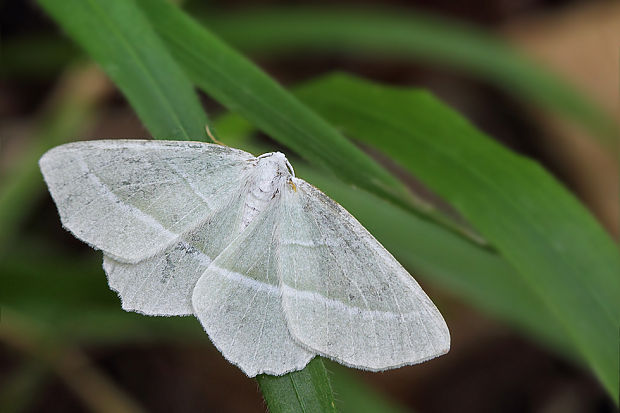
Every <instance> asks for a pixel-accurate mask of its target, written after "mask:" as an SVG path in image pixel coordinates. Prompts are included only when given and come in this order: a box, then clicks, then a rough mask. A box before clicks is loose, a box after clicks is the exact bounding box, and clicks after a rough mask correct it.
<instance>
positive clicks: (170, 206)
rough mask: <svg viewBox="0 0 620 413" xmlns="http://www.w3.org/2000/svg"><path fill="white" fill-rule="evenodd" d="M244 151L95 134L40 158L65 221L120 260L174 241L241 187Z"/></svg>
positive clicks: (77, 233) (245, 163)
mask: <svg viewBox="0 0 620 413" xmlns="http://www.w3.org/2000/svg"><path fill="white" fill-rule="evenodd" d="M251 159H253V156H252V155H251V154H249V153H246V152H243V151H239V150H236V149H232V148H229V147H225V146H220V145H213V144H205V143H201V142H183V141H146V140H142V141H140V140H99V141H86V142H75V143H69V144H66V145H61V146H58V147H56V148H53V149H51V150H50V151H48V152H47V153H46V154H45V155H43V156H42V157H41V159H40V161H39V165H40V167H41V171H42V172H43V176H44V178H45V181H46V183H47V186H48V187H49V190H50V193H51V194H52V197H53V199H54V201H55V202H56V205H57V207H58V211H59V214H60V218H61V221H62V223H63V225H64V227H65V228H67V229H68V230H69V231H71V232H72V233H73V234H74V235H75V236H76V237H77V238H79V239H81V240H83V241H85V242H87V243H88V244H90V245H91V246H93V247H95V248H97V249H100V250H102V251H103V252H104V253H105V255H107V256H108V257H110V258H113V259H114V260H117V261H120V262H125V263H136V262H138V261H140V260H143V259H145V258H148V257H151V256H153V255H155V254H156V253H158V252H160V251H162V250H163V249H165V248H166V247H167V246H168V245H170V244H172V243H174V242H176V241H177V240H178V238H179V235H180V234H183V233H185V232H186V231H188V230H189V229H191V228H192V227H193V226H195V225H197V224H198V223H200V222H202V221H203V220H204V218H205V217H207V216H208V215H209V214H212V213H213V211H215V210H217V209H218V207H219V206H220V205H221V204H222V203H224V202H226V199H227V197H228V196H229V194H230V193H234V192H235V191H238V190H239V187H240V186H241V184H242V182H243V180H244V175H245V173H246V171H247V169H248V168H250V167H251V165H250V162H248V161H249V160H251Z"/></svg>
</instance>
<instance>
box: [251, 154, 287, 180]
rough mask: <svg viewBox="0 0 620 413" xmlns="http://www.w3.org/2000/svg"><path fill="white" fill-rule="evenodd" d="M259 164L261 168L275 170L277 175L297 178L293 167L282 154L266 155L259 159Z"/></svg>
mask: <svg viewBox="0 0 620 413" xmlns="http://www.w3.org/2000/svg"><path fill="white" fill-rule="evenodd" d="M258 164H259V165H260V166H264V167H271V168H273V169H274V170H275V173H276V174H277V175H281V176H286V177H290V176H292V177H294V176H295V170H294V169H293V166H292V165H291V163H290V162H289V161H288V159H286V156H285V155H284V154H283V153H282V152H269V153H264V154H262V155H260V156H259V157H258Z"/></svg>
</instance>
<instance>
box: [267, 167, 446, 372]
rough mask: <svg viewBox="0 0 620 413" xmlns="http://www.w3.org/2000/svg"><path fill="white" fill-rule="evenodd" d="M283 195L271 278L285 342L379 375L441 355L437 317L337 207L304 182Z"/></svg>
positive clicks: (442, 329)
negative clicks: (276, 285) (275, 278)
mask: <svg viewBox="0 0 620 413" xmlns="http://www.w3.org/2000/svg"><path fill="white" fill-rule="evenodd" d="M294 182H295V184H296V186H297V191H294V190H292V189H290V190H285V191H283V192H284V194H283V202H282V206H283V208H282V214H281V217H280V219H279V231H278V232H279V235H278V238H279V239H278V274H279V277H280V282H281V286H280V287H281V293H282V307H283V310H284V314H285V317H286V322H287V325H288V327H289V331H290V333H291V334H292V336H293V337H294V338H295V339H296V340H297V341H298V342H299V343H301V344H302V345H304V346H305V347H306V348H308V349H309V350H311V351H314V352H317V353H318V354H321V355H324V356H327V357H329V358H332V359H334V360H336V361H338V362H340V363H342V364H345V365H348V366H352V367H356V368H361V369H366V370H372V371H380V370H385V369H388V368H394V367H399V366H403V365H407V364H415V363H420V362H423V361H426V360H428V359H431V358H434V357H437V356H439V355H441V354H444V353H446V352H447V351H448V350H449V347H450V334H449V331H448V328H447V326H446V323H445V321H444V320H443V318H442V316H441V314H440V313H439V311H438V310H437V308H436V307H435V305H434V304H433V303H432V302H431V300H430V299H429V298H428V297H427V295H426V294H425V293H424V291H422V289H421V288H420V286H419V285H418V283H417V282H416V281H415V280H414V279H413V278H412V277H411V275H409V273H408V272H407V271H406V270H405V269H404V268H403V267H402V266H401V265H400V264H399V263H398V262H397V261H396V259H394V257H392V255H390V253H389V252H388V251H387V250H385V248H383V246H382V245H381V244H379V242H378V241H377V240H376V239H375V238H374V237H373V236H372V235H370V234H369V233H368V231H367V230H366V229H365V228H364V227H363V226H362V225H361V224H360V223H359V222H358V221H357V220H356V219H355V218H354V217H353V216H351V214H349V213H348V212H347V211H346V210H345V209H344V208H342V207H341V206H340V205H338V204H337V203H336V202H334V201H333V200H331V199H330V198H329V197H327V196H326V195H325V194H323V193H322V192H320V191H319V190H318V189H316V188H315V187H313V186H312V185H310V184H308V183H307V182H305V181H303V180H300V179H295V180H294Z"/></svg>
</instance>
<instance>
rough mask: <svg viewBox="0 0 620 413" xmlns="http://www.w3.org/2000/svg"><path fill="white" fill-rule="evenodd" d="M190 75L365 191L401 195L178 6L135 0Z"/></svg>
mask: <svg viewBox="0 0 620 413" xmlns="http://www.w3.org/2000/svg"><path fill="white" fill-rule="evenodd" d="M138 4H140V5H141V6H142V8H143V10H144V12H145V14H146V15H147V16H148V18H149V19H150V21H151V23H152V24H153V27H154V28H155V30H156V31H157V33H158V34H159V35H160V36H161V38H162V39H163V40H164V41H165V42H166V44H167V46H168V48H169V50H170V51H171V53H172V54H173V55H174V56H175V57H176V59H177V60H178V61H179V62H180V63H181V64H182V65H183V67H184V68H185V70H186V71H187V73H188V75H189V76H190V78H191V79H192V80H193V81H194V82H195V83H196V84H197V85H198V86H199V87H200V88H201V89H203V90H204V91H206V92H207V93H208V94H209V95H211V96H213V97H214V98H215V99H216V100H217V101H219V102H220V103H222V104H223V105H224V106H226V107H227V108H228V109H230V110H231V111H233V112H236V113H239V114H241V115H242V116H243V117H245V118H246V119H248V120H249V121H250V122H252V123H253V124H254V125H255V126H256V127H258V128H259V129H261V130H262V131H264V132H266V133H267V134H269V135H270V136H271V137H273V138H274V139H276V140H277V141H279V142H281V143H283V144H285V145H286V146H288V147H290V148H291V149H293V150H294V151H296V152H297V153H299V154H300V155H301V156H303V157H305V158H306V159H307V160H308V161H310V162H312V163H313V164H316V165H320V166H323V167H327V168H328V169H331V170H333V171H339V173H338V176H339V177H340V178H342V179H343V180H345V181H346V182H349V183H351V184H355V185H357V186H360V187H362V188H366V189H368V190H370V191H371V192H375V193H379V194H382V195H384V196H385V195H387V196H390V197H391V198H396V199H401V200H402V199H405V198H407V192H406V190H405V189H404V187H403V186H402V184H400V182H399V181H398V180H397V179H396V178H394V177H393V176H392V175H391V174H389V173H388V172H387V171H386V170H385V169H384V168H382V167H381V166H379V165H378V164H377V163H376V162H374V161H372V160H371V159H370V158H369V157H368V156H367V155H365V154H364V153H363V152H362V151H361V150H359V149H358V148H357V147H355V145H353V144H352V143H351V142H349V141H348V140H346V139H345V138H344V137H343V136H341V135H340V134H339V133H338V132H337V131H336V129H334V128H333V127H332V126H331V125H329V124H328V123H327V122H325V121H324V120H323V119H322V118H321V117H319V116H317V115H316V114H315V113H314V112H312V111H311V110H309V109H308V108H306V107H305V106H304V105H303V104H302V103H300V102H299V101H298V100H297V99H296V98H295V97H293V95H292V94H290V93H289V92H287V91H286V90H285V89H284V88H282V87H281V86H280V85H279V84H278V83H277V82H275V81H274V80H273V79H272V78H270V77H269V76H267V75H266V74H265V73H264V72H262V71H261V70H260V69H259V68H257V67H256V66H255V65H254V64H253V63H251V62H250V61H249V60H247V59H246V58H244V57H243V56H242V55H240V54H239V53H238V52H236V51H235V50H234V49H231V48H230V47H229V46H227V45H226V44H225V43H223V42H222V41H220V40H219V39H218V38H217V37H215V36H214V35H212V34H211V33H209V32H208V31H207V30H206V29H205V28H204V27H202V26H200V25H199V24H198V23H197V22H195V21H194V20H192V19H191V18H190V17H189V16H187V15H186V14H185V13H184V12H183V11H181V10H180V9H178V8H177V7H175V6H174V5H172V4H169V3H168V2H166V1H162V0H138Z"/></svg>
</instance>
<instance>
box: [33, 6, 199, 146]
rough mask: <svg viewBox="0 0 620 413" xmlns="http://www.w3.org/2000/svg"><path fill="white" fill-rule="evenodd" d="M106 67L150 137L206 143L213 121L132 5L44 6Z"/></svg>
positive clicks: (145, 21)
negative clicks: (209, 124)
mask: <svg viewBox="0 0 620 413" xmlns="http://www.w3.org/2000/svg"><path fill="white" fill-rule="evenodd" d="M39 4H40V5H41V6H42V7H43V8H44V9H45V11H46V12H48V13H49V14H50V16H52V17H53V18H54V20H55V21H56V22H57V23H58V24H60V26H61V27H62V28H63V29H64V30H65V31H66V32H67V33H68V34H69V35H70V36H71V38H72V39H73V40H75V41H76V42H77V43H79V44H80V46H82V47H83V48H84V49H85V50H86V51H87V52H88V54H90V55H91V56H92V57H93V59H95V60H96V61H97V63H99V65H101V67H102V68H103V70H104V71H105V72H106V73H107V75H108V76H110V78H111V79H112V80H113V81H114V83H116V85H117V86H118V87H119V89H120V90H121V91H122V92H123V94H124V95H125V96H126V97H127V99H128V100H129V103H131V106H132V107H133V108H134V110H135V111H136V113H137V114H138V116H139V117H140V119H141V120H142V122H144V124H145V125H146V127H147V128H148V130H149V132H150V133H151V134H152V135H153V136H155V137H158V138H160V139H163V138H167V139H184V140H203V139H205V138H206V134H205V129H204V128H205V125H206V124H207V117H206V115H205V113H204V111H203V110H202V108H201V106H200V103H199V102H198V96H197V95H196V93H195V92H194V90H193V86H192V84H191V82H190V81H189V80H188V79H187V76H186V75H185V73H184V72H183V70H182V69H181V68H180V67H179V66H178V65H177V64H176V63H175V61H174V59H173V58H172V57H171V56H170V54H169V53H168V51H167V50H166V47H165V46H164V45H163V44H162V42H161V41H160V39H159V38H158V37H157V35H156V34H155V32H154V31H153V29H152V28H151V26H150V24H149V22H148V20H147V19H146V18H145V17H144V15H143V14H142V12H141V11H140V9H139V8H138V7H136V5H135V4H134V2H133V1H132V0H105V1H104V0H63V1H56V0H39Z"/></svg>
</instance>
